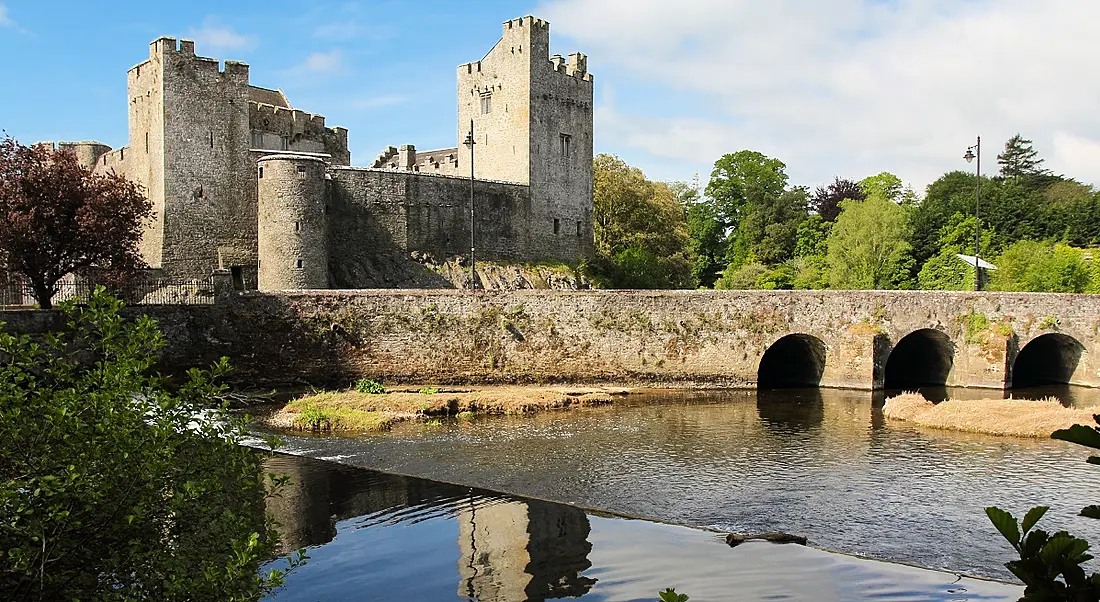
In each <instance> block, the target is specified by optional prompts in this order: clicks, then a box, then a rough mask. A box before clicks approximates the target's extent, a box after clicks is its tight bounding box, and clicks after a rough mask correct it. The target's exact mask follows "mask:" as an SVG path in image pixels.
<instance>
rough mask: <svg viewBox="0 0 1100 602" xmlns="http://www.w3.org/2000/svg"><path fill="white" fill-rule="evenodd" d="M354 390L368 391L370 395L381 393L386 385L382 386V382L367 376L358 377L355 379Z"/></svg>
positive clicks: (384, 390)
mask: <svg viewBox="0 0 1100 602" xmlns="http://www.w3.org/2000/svg"><path fill="white" fill-rule="evenodd" d="M355 390H356V391H358V392H360V393H369V394H371V395H381V394H382V393H385V392H386V387H383V386H382V383H380V382H378V381H376V380H371V379H369V378H360V379H359V380H357V381H355Z"/></svg>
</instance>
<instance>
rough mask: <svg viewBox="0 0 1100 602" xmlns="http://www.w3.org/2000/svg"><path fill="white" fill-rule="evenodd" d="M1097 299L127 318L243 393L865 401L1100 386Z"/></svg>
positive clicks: (337, 301)
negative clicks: (774, 369) (377, 388)
mask: <svg viewBox="0 0 1100 602" xmlns="http://www.w3.org/2000/svg"><path fill="white" fill-rule="evenodd" d="M265 177H266V176H265ZM222 288H223V289H224V288H225V286H223V287H222ZM1094 301H1095V300H1094V299H1092V298H1091V297H1090V296H1087V295H1055V294H1040V293H973V292H931V291H583V292H582V291H576V292H564V291H512V292H488V291H487V292H478V293H470V292H469V291H465V292H464V291H447V290H403V291H386V290H371V291H308V292H306V291H303V292H293V293H262V292H247V293H243V294H239V295H228V296H223V297H221V301H219V302H218V303H217V304H215V305H212V306H211V305H208V306H174V307H173V306H163V307H156V306H148V307H135V308H132V309H131V310H130V311H133V312H137V313H147V314H148V315H151V316H153V317H154V318H156V319H157V320H158V321H159V322H160V325H161V327H162V328H163V329H164V331H165V335H166V337H167V339H168V342H169V344H168V347H167V348H166V350H165V354H166V355H165V357H164V364H165V366H166V367H176V368H180V367H186V366H193V365H205V364H209V363H210V362H212V361H214V360H215V359H217V358H218V357H220V356H223V355H225V356H228V357H230V358H231V360H232V362H233V365H234V366H235V367H236V372H235V376H236V377H237V378H240V379H242V380H245V381H249V382H258V381H286V380H290V379H300V380H305V381H308V382H311V383H314V384H340V385H346V384H347V383H349V382H352V381H354V379H356V378H359V377H371V378H375V379H381V380H382V381H384V382H390V383H393V382H405V383H453V384H463V383H512V382H516V383H538V382H601V381H603V382H620V383H634V384H643V383H648V384H656V385H677V386H735V387H752V386H755V385H756V384H757V382H758V379H759V378H760V377H761V376H763V375H764V374H765V373H766V372H767V369H766V366H767V364H769V363H771V364H773V366H774V365H778V367H780V368H781V369H782V370H781V371H782V372H783V373H785V374H791V375H798V374H808V377H807V378H806V380H804V381H801V382H797V383H789V382H788V383H779V384H804V385H821V386H828V387H849V388H859V389H880V388H883V387H884V386H886V384H887V382H888V381H889V380H890V379H891V378H892V377H893V378H894V379H895V380H898V379H901V380H902V381H904V379H906V378H908V379H910V382H908V383H907V382H901V384H900V386H902V387H904V386H908V385H910V384H912V380H924V381H925V384H946V385H955V386H970V387H986V388H992V389H1003V388H1005V387H1006V386H1009V385H1011V384H1012V383H1013V381H1014V379H1015V378H1017V377H1021V376H1023V375H1024V373H1025V372H1026V373H1030V374H1031V375H1032V376H1038V377H1041V378H1045V379H1047V380H1049V381H1051V382H1068V383H1074V384H1081V385H1087V386H1100V360H1097V358H1098V357H1100V334H1098V333H1100V306H1098V305H1097V304H1096V303H1095V302H1094ZM57 316H58V314H57V312H27V311H9V312H0V321H4V322H8V325H7V327H8V328H9V329H14V330H22V331H26V332H43V331H45V330H46V329H47V328H50V327H51V324H52V322H51V321H56V319H57ZM54 327H56V325H55V324H54ZM769 357H770V358H771V359H769ZM807 368H809V369H807ZM914 369H916V370H918V372H917V373H914ZM921 371H923V372H921Z"/></svg>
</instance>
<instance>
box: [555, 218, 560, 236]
mask: <svg viewBox="0 0 1100 602" xmlns="http://www.w3.org/2000/svg"><path fill="white" fill-rule="evenodd" d="M559 232H561V220H560V219H558V218H556V217H555V218H554V234H558V233H559Z"/></svg>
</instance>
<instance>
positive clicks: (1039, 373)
mask: <svg viewBox="0 0 1100 602" xmlns="http://www.w3.org/2000/svg"><path fill="white" fill-rule="evenodd" d="M1084 351H1085V346H1084V345H1082V344H1081V342H1080V341H1078V340H1077V339H1075V338H1073V337H1071V336H1069V335H1067V334H1062V333H1060V332H1051V333H1047V334H1043V335H1039V336H1037V337H1035V338H1034V339H1031V341H1029V342H1028V343H1027V344H1026V345H1024V348H1023V349H1021V350H1020V352H1019V353H1018V354H1016V359H1015V360H1014V361H1013V362H1012V383H1011V384H1012V387H1013V388H1017V387H1037V386H1041V385H1051V384H1068V383H1069V382H1070V381H1071V380H1072V379H1073V373H1074V372H1076V371H1077V364H1079V363H1080V361H1081V354H1082V353H1084Z"/></svg>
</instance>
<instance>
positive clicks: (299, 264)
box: [297, 259, 302, 268]
mask: <svg viewBox="0 0 1100 602" xmlns="http://www.w3.org/2000/svg"><path fill="white" fill-rule="evenodd" d="M297 266H298V267H299V268H300V267H302V260H301V259H299V260H298V263H297Z"/></svg>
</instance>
